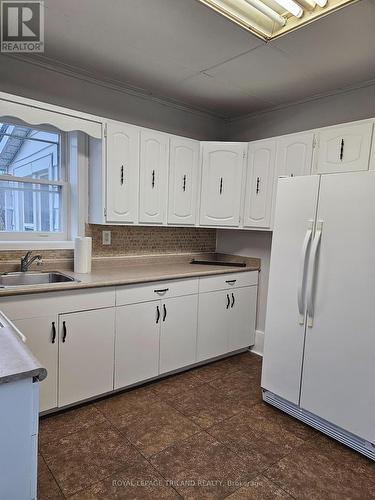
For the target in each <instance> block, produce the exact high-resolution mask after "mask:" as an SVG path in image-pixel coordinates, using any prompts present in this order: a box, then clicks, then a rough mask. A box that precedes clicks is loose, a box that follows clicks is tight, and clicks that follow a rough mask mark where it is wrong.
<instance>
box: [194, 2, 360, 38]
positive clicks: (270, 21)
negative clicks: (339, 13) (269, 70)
mask: <svg viewBox="0 0 375 500" xmlns="http://www.w3.org/2000/svg"><path fill="white" fill-rule="evenodd" d="M198 1H199V2H200V3H203V4H204V5H206V6H207V7H210V8H211V9H213V10H215V11H216V12H217V13H219V14H221V15H222V16H224V17H226V18H227V19H229V20H230V21H232V22H234V23H236V24H238V25H239V26H241V27H242V28H244V29H246V30H247V31H250V32H251V33H253V34H254V35H256V36H258V37H259V38H261V39H262V40H265V41H268V40H272V39H274V38H277V37H279V36H282V35H285V34H286V33H288V32H290V31H294V30H296V29H298V28H300V27H301V26H304V25H306V24H309V23H312V22H313V21H315V20H317V19H319V18H320V17H323V16H326V15H327V14H330V13H331V12H334V11H335V10H338V9H341V8H342V7H345V6H346V5H349V4H351V3H354V2H357V1H359V0H198Z"/></svg>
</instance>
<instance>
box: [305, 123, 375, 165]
mask: <svg viewBox="0 0 375 500" xmlns="http://www.w3.org/2000/svg"><path fill="white" fill-rule="evenodd" d="M372 128H373V124H372V122H362V123H348V124H347V125H342V126H340V127H329V128H327V129H321V130H320V131H319V133H318V155H317V162H316V165H315V172H314V173H317V174H329V173H334V172H354V171H357V170H368V168H369V161H370V149H371V137H372Z"/></svg>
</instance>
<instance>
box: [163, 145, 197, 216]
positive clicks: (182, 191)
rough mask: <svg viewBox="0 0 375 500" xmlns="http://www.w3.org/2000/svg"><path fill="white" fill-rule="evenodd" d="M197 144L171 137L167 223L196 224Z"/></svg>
mask: <svg viewBox="0 0 375 500" xmlns="http://www.w3.org/2000/svg"><path fill="white" fill-rule="evenodd" d="M198 174H199V142H197V141H192V140H190V139H183V138H179V137H172V138H171V143H170V164H169V188H168V223H169V224H184V225H193V224H195V222H196V212H197V201H198V200H197V195H198V181H199V175H198Z"/></svg>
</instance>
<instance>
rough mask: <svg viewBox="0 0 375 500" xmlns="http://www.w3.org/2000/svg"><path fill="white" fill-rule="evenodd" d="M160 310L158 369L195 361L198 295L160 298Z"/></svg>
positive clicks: (167, 370)
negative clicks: (161, 300)
mask: <svg viewBox="0 0 375 500" xmlns="http://www.w3.org/2000/svg"><path fill="white" fill-rule="evenodd" d="M161 314H162V322H161V333H160V370H159V371H160V373H166V372H169V371H172V370H176V369H178V368H182V367H183V366H188V365H191V364H193V363H195V361H196V347H197V320H198V295H187V296H184V297H176V298H172V299H167V300H164V301H163V302H162V311H161Z"/></svg>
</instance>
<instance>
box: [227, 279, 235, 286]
mask: <svg viewBox="0 0 375 500" xmlns="http://www.w3.org/2000/svg"><path fill="white" fill-rule="evenodd" d="M236 281H237V280H226V282H225V283H228V285H234V284H235V282H236Z"/></svg>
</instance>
